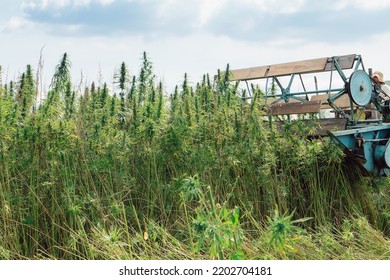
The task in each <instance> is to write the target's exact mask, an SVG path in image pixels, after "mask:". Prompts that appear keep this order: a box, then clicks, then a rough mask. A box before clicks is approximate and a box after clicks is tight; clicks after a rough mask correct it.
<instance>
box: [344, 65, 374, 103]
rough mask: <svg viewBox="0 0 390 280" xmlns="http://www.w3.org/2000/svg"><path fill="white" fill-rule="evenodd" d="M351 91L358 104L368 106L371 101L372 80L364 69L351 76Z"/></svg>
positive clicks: (354, 100)
mask: <svg viewBox="0 0 390 280" xmlns="http://www.w3.org/2000/svg"><path fill="white" fill-rule="evenodd" d="M349 93H350V94H351V98H352V100H353V102H355V104H356V105H359V106H366V105H367V104H368V103H369V102H370V101H371V94H372V82H371V78H370V76H369V75H368V74H367V73H366V72H365V71H364V70H357V71H355V72H353V73H352V75H351V77H350V78H349Z"/></svg>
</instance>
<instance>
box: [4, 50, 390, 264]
mask: <svg viewBox="0 0 390 280" xmlns="http://www.w3.org/2000/svg"><path fill="white" fill-rule="evenodd" d="M70 67H71V64H70V60H69V57H68V56H67V55H66V54H64V56H63V57H62V59H61V60H60V62H59V64H58V66H57V68H56V69H55V74H54V76H53V79H52V83H51V85H50V88H49V91H48V93H47V96H45V98H42V96H41V93H40V92H39V90H38V89H39V88H40V85H39V84H38V81H39V79H37V78H36V74H35V72H34V70H33V69H32V67H31V66H29V65H28V66H27V67H26V71H25V72H24V73H23V74H21V76H20V77H19V79H18V80H16V81H6V82H4V81H2V82H1V87H0V211H1V212H0V236H1V237H2V238H1V239H0V259H88V260H94V259H142V260H147V259H390V239H389V238H390V186H389V185H390V181H389V179H388V178H368V177H363V176H362V175H361V174H360V173H359V171H358V169H357V168H356V167H354V166H348V165H347V164H345V163H344V161H343V158H344V155H343V153H342V151H341V150H340V149H339V148H338V147H337V146H336V145H335V144H334V143H333V142H331V141H330V139H328V138H323V139H311V140H310V139H308V138H307V135H308V134H309V133H310V131H311V130H312V129H313V127H314V126H315V125H316V118H315V117H313V118H312V124H307V122H305V124H303V122H299V121H297V122H294V123H286V124H285V125H284V126H283V128H282V129H281V130H280V129H278V128H277V127H275V124H274V123H273V122H272V120H271V119H267V118H265V117H264V112H263V109H262V108H263V106H262V105H263V101H262V99H261V98H260V97H261V95H262V94H263V93H262V92H261V90H260V89H258V88H256V87H253V92H254V98H253V100H252V102H251V103H250V104H247V103H245V102H244V101H243V100H242V99H241V98H239V97H238V95H239V94H238V91H240V89H238V87H237V85H236V84H234V83H230V82H228V81H227V78H226V77H224V76H221V75H219V76H218V77H217V78H216V80H215V81H214V78H213V77H210V76H209V75H205V76H204V77H203V79H202V80H201V81H199V82H198V83H196V84H192V83H190V82H189V81H188V79H187V77H186V75H184V81H183V83H182V84H181V85H179V86H177V87H176V89H175V90H174V91H173V92H166V91H165V90H164V85H163V84H162V83H160V82H158V79H157V77H155V75H154V74H153V68H152V63H151V62H150V60H149V59H148V57H147V55H146V54H145V53H144V56H143V57H142V62H141V67H140V70H139V72H138V74H136V75H130V74H129V70H128V69H127V66H126V65H125V63H122V64H121V65H120V67H119V68H118V71H117V75H116V76H115V78H114V83H113V86H111V85H107V84H106V83H103V84H98V83H95V82H92V83H91V84H90V85H88V86H85V87H83V88H82V89H81V90H79V89H78V90H76V88H77V87H76V86H75V85H74V84H73V83H72V79H71V75H70Z"/></svg>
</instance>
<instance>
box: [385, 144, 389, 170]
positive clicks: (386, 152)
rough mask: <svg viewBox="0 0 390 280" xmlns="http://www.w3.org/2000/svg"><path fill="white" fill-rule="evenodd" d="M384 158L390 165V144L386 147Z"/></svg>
mask: <svg viewBox="0 0 390 280" xmlns="http://www.w3.org/2000/svg"><path fill="white" fill-rule="evenodd" d="M384 158H385V163H386V165H387V167H390V145H387V147H386V151H385V155H384Z"/></svg>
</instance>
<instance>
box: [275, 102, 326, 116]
mask: <svg viewBox="0 0 390 280" xmlns="http://www.w3.org/2000/svg"><path fill="white" fill-rule="evenodd" d="M320 107H321V102H320V101H307V102H294V103H291V102H290V103H282V104H280V103H277V104H273V105H271V108H270V113H271V115H273V116H276V115H292V114H305V113H318V112H319V111H320Z"/></svg>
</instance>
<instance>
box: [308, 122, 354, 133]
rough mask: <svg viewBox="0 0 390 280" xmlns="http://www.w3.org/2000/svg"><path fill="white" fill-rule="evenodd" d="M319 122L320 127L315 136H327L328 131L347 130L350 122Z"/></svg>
mask: <svg viewBox="0 0 390 280" xmlns="http://www.w3.org/2000/svg"><path fill="white" fill-rule="evenodd" d="M318 121H319V125H318V127H317V128H316V132H315V134H313V136H327V135H328V131H339V130H345V129H346V127H347V122H348V120H347V119H344V118H330V119H319V120H318Z"/></svg>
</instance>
